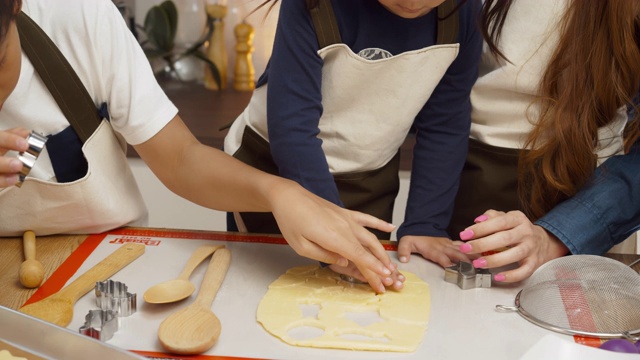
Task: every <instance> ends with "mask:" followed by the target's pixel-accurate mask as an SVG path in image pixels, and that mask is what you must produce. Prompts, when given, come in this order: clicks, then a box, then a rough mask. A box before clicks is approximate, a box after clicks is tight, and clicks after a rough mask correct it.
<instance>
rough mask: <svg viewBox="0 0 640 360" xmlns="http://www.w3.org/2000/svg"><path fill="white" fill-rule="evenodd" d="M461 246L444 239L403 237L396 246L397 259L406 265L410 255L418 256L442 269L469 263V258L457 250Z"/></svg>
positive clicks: (457, 242)
mask: <svg viewBox="0 0 640 360" xmlns="http://www.w3.org/2000/svg"><path fill="white" fill-rule="evenodd" d="M461 244H462V242H460V241H451V240H450V239H448V238H444V237H431V236H403V237H402V238H401V239H400V244H398V259H400V262H403V263H406V262H409V259H410V255H411V254H420V255H422V257H424V258H425V259H427V260H430V261H433V262H435V263H437V264H439V265H440V266H442V267H449V266H452V265H454V264H456V263H458V262H460V261H465V262H469V258H468V257H467V256H466V255H465V254H463V253H462V252H461V251H460V250H459V246H460V245H461Z"/></svg>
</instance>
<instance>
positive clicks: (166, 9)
mask: <svg viewBox="0 0 640 360" xmlns="http://www.w3.org/2000/svg"><path fill="white" fill-rule="evenodd" d="M177 28H178V10H177V8H176V5H175V4H174V3H173V1H171V0H166V1H164V2H162V3H161V4H159V5H155V6H153V7H151V8H150V9H149V11H148V12H147V15H146V16H145V19H144V24H143V26H140V27H139V30H141V31H142V32H143V33H144V35H145V36H146V39H144V40H143V41H141V42H140V45H141V46H142V49H143V50H144V52H145V55H146V56H147V58H148V59H149V60H150V61H151V60H154V59H162V60H163V61H164V62H165V64H166V68H167V69H168V72H169V73H170V74H171V75H173V76H175V77H176V78H178V79H180V76H179V74H178V73H177V72H176V68H175V63H176V62H177V61H179V60H180V59H183V58H185V57H187V56H193V57H195V58H197V59H199V60H202V61H203V62H204V63H205V64H206V66H208V67H209V69H210V70H211V74H212V75H213V78H214V80H215V81H216V83H217V84H218V88H221V86H220V85H221V79H220V72H219V71H218V68H217V67H216V65H215V64H214V63H213V62H212V61H211V60H210V59H209V58H207V56H206V55H205V54H204V53H203V52H202V50H201V48H202V46H203V45H204V43H205V42H206V41H207V39H209V37H210V36H211V33H212V32H213V19H211V18H210V17H209V16H207V26H206V31H205V32H204V34H203V36H202V37H201V38H200V39H199V40H198V41H196V42H195V43H194V44H193V45H191V46H190V47H188V48H187V49H185V50H180V51H178V50H177V48H176V44H175V38H176V30H177Z"/></svg>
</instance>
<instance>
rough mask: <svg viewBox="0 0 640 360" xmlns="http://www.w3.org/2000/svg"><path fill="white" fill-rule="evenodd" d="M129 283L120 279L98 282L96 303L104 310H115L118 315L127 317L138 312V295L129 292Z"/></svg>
mask: <svg viewBox="0 0 640 360" xmlns="http://www.w3.org/2000/svg"><path fill="white" fill-rule="evenodd" d="M127 290H128V289H127V285H125V284H124V283H122V282H119V281H113V280H106V281H98V282H96V288H95V294H96V305H98V307H99V308H100V309H102V310H113V311H115V312H117V315H118V317H126V316H129V315H131V314H133V313H135V312H136V310H137V307H138V300H137V299H138V296H137V294H135V293H134V294H132V293H130V292H127Z"/></svg>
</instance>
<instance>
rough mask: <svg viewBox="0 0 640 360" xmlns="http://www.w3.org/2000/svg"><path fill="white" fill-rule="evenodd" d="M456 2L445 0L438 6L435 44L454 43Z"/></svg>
mask: <svg viewBox="0 0 640 360" xmlns="http://www.w3.org/2000/svg"><path fill="white" fill-rule="evenodd" d="M459 26H460V21H459V19H458V4H457V2H456V0H446V1H445V2H443V3H442V4H440V6H438V40H437V44H438V45H442V44H454V43H456V40H457V38H458V27H459Z"/></svg>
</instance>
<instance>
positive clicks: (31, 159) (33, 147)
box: [16, 131, 47, 187]
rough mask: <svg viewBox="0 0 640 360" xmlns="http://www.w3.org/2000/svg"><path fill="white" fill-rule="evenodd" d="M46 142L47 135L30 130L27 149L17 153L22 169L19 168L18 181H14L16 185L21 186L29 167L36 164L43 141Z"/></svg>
mask: <svg viewBox="0 0 640 360" xmlns="http://www.w3.org/2000/svg"><path fill="white" fill-rule="evenodd" d="M46 142H47V137H46V136H43V135H40V134H38V133H36V132H33V131H32V132H31V134H29V136H27V143H28V144H29V148H28V149H27V151H23V152H21V153H19V154H18V160H20V161H21V162H22V169H20V174H19V175H18V182H17V183H16V186H17V187H21V186H22V183H23V182H24V180H25V179H26V178H27V175H29V173H30V172H31V169H32V168H33V166H34V165H35V164H36V160H37V159H38V156H40V153H41V152H42V149H43V148H44V145H45V143H46Z"/></svg>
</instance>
